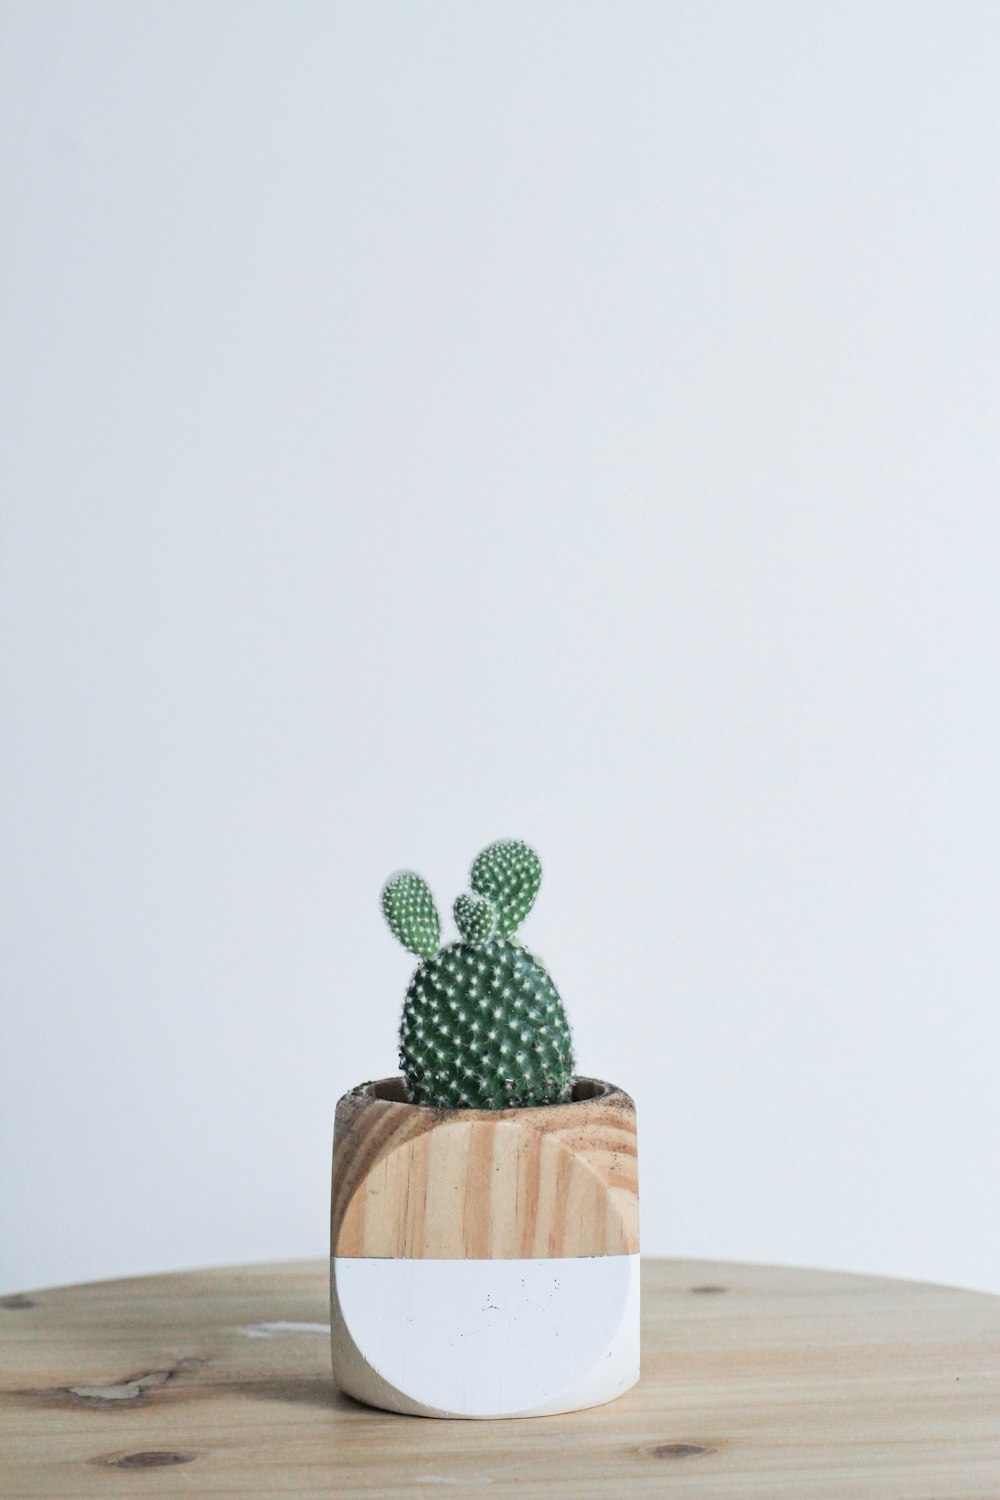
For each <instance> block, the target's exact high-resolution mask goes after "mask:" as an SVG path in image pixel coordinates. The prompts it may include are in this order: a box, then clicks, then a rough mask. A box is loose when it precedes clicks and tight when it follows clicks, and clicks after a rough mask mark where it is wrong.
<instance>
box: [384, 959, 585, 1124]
mask: <svg viewBox="0 0 1000 1500" xmlns="http://www.w3.org/2000/svg"><path fill="white" fill-rule="evenodd" d="M399 1058H400V1065H401V1067H402V1069H403V1074H404V1076H405V1079H406V1088H407V1093H408V1095H409V1097H410V1100H411V1102H412V1103H414V1104H429V1105H433V1106H434V1107H436V1108H439V1109H448V1108H466V1109H470V1108H471V1109H513V1108H519V1107H523V1106H525V1105H530V1104H557V1103H560V1102H563V1101H565V1100H567V1099H568V1098H569V1097H570V1089H571V1087H572V1083H573V1044H572V1039H571V1037H570V1031H569V1026H568V1024H567V1022H566V1015H565V1012H564V1011H563V1007H562V1001H561V1000H560V999H559V995H558V993H557V992H556V988H555V985H554V984H553V983H552V980H551V979H550V978H549V976H548V974H546V972H545V970H544V969H543V968H542V966H541V964H540V963H538V962H537V961H536V960H535V959H534V958H533V957H532V956H531V954H530V953H529V952H528V950H527V949H526V948H522V947H521V946H520V945H518V944H516V943H508V942H490V943H486V944H485V945H483V946H482V947H476V946H474V945H472V944H471V943H451V944H449V945H448V946H447V947H445V948H443V949H442V950H441V952H440V953H439V954H438V955H437V957H436V958H431V959H428V960H427V961H426V962H425V963H422V964H421V965H420V968H419V969H418V970H417V972H416V973H415V974H414V976H413V978H412V979H411V981H410V987H409V989H408V990H407V992H406V1002H405V1004H404V1006H403V1024H402V1027H401V1028H400V1036H399Z"/></svg>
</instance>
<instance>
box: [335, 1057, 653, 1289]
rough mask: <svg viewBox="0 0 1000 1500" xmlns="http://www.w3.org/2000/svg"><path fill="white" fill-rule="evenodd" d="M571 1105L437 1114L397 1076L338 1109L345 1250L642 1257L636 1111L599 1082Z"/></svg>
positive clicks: (340, 1248) (338, 1250)
mask: <svg viewBox="0 0 1000 1500" xmlns="http://www.w3.org/2000/svg"><path fill="white" fill-rule="evenodd" d="M577 1093H578V1097H577V1098H576V1099H575V1100H574V1102H573V1103H570V1104H557V1105H551V1106H547V1107H544V1108H538V1109H512V1110H500V1111H497V1110H471V1109H450V1110H433V1109H424V1108H420V1107H418V1106H416V1105H413V1104H407V1103H406V1102H405V1100H404V1098H403V1093H402V1085H401V1082H400V1080H398V1079H382V1080H381V1081H380V1082H378V1083H373V1084H365V1085H363V1086H362V1087H361V1088H359V1089H354V1090H353V1091H352V1092H351V1093H349V1094H346V1095H345V1096H344V1098H343V1099H342V1100H341V1101H340V1103H339V1105H338V1106H337V1117H336V1127H335V1131H334V1151H333V1192H332V1205H331V1215H330V1243H331V1253H332V1254H334V1255H350V1256H377V1257H400V1258H404V1259H411V1258H412V1259H419V1258H431V1259H438V1260H444V1259H456V1258H464V1259H482V1260H489V1259H497V1260H504V1259H514V1258H518V1257H543V1256H564V1255H571V1256H578V1255H632V1254H635V1253H636V1252H637V1251H638V1249H639V1186H638V1175H637V1159H636V1123H635V1106H634V1104H633V1103H632V1100H631V1099H630V1098H629V1096H628V1095H627V1094H625V1093H623V1092H622V1091H621V1090H620V1089H616V1088H614V1087H613V1086H612V1085H610V1084H606V1083H602V1082H601V1081H600V1080H597V1079H578V1080H577Z"/></svg>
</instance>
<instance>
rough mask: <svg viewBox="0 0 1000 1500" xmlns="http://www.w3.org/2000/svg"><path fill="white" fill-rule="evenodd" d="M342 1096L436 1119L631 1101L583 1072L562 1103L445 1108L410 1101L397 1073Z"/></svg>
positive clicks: (539, 1113)
mask: <svg viewBox="0 0 1000 1500" xmlns="http://www.w3.org/2000/svg"><path fill="white" fill-rule="evenodd" d="M344 1099H345V1100H347V1099H352V1100H358V1101H360V1100H373V1101H374V1100H377V1101H379V1102H380V1103H382V1104H390V1105H392V1106H393V1108H395V1109H405V1110H408V1111H409V1110H412V1111H413V1116H414V1118H415V1119H416V1118H419V1117H420V1116H421V1115H424V1116H427V1117H428V1118H434V1119H437V1120H496V1119H513V1118H515V1117H517V1116H519V1115H526V1116H529V1117H530V1118H531V1119H540V1118H543V1117H544V1116H545V1115H546V1113H551V1112H552V1111H554V1110H567V1109H573V1108H574V1106H576V1105H593V1104H596V1103H601V1104H603V1103H607V1102H609V1101H611V1100H612V1099H614V1100H616V1101H618V1100H623V1101H627V1102H628V1103H629V1104H631V1103H632V1101H631V1099H630V1098H629V1095H628V1094H626V1092H625V1090H624V1089H622V1088H619V1087H618V1085H617V1084H616V1083H608V1082H606V1080H605V1079H603V1078H588V1077H586V1076H585V1075H583V1074H576V1075H575V1076H574V1078H573V1090H572V1095H571V1097H570V1098H569V1099H567V1100H566V1101H565V1103H558V1102H557V1103H555V1104H519V1105H517V1106H515V1107H514V1108H512V1109H466V1108H462V1107H460V1106H455V1107H452V1108H446V1107H444V1106H437V1105H432V1104H411V1103H410V1101H409V1099H407V1097H406V1087H405V1084H404V1082H403V1077H402V1074H400V1073H396V1074H394V1075H393V1076H391V1077H389V1078H374V1079H370V1080H369V1081H368V1082H367V1083H359V1084H357V1085H355V1087H354V1088H352V1089H348V1091H347V1093H346V1094H345V1095H344Z"/></svg>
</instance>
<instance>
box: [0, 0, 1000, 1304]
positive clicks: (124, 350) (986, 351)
mask: <svg viewBox="0 0 1000 1500" xmlns="http://www.w3.org/2000/svg"><path fill="white" fill-rule="evenodd" d="M0 51H2V64H0V110H2V121H0V136H2V194H0V198H2V212H3V218H4V221H5V227H4V230H3V235H2V251H0V254H2V262H3V264H2V285H3V299H4V309H3V320H4V328H5V333H4V335H3V352H2V364H3V379H4V387H3V392H2V423H3V428H4V434H5V436H4V448H3V459H2V463H3V476H4V477H3V492H4V498H3V528H4V534H3V572H4V584H3V616H4V621H3V624H4V636H5V645H4V669H5V674H6V677H5V683H4V686H3V712H4V717H5V721H6V729H5V734H4V748H3V753H4V768H3V798H4V802H5V830H6V831H5V833H4V837H3V854H2V863H3V868H4V896H3V941H4V944H5V948H4V957H3V968H2V975H3V987H4V1000H3V1028H2V1040H0V1048H2V1053H0V1067H2V1099H0V1106H2V1139H3V1154H2V1200H0V1223H2V1237H0V1290H13V1289H15V1288H18V1287H29V1286H33V1285H40V1284H46V1283H51V1282H57V1281H66V1280H71V1279H85V1278H93V1277H106V1276H116V1275H122V1274H126V1273H133V1272H142V1271H151V1270H154V1269H162V1268H172V1267H182V1266H190V1265H196V1264H207V1263H217V1262H226V1261H238V1260H261V1259H268V1258H278V1257H285V1256H305V1255H322V1254H324V1253H325V1237H326V1232H327V1225H326V1220H327V1202H328V1180H327V1178H328V1167H329V1143H330V1132H331V1125H332V1118H333V1109H334V1103H335V1101H336V1099H337V1096H338V1095H339V1094H340V1093H341V1092H342V1091H343V1090H344V1089H346V1088H347V1087H349V1086H350V1085H351V1084H353V1083H355V1082H357V1081H359V1080H361V1079H364V1078H369V1077H372V1076H377V1075H379V1074H382V1073H386V1072H391V1071H393V1070H394V1065H395V1027H396V1022H397V1016H398V1010H399V1005H400V1002H401V998H402V994H403V990H404V987H405V984H406V980H407V976H408V973H409V962H408V959H407V956H406V955H405V954H404V953H403V952H402V950H401V949H399V948H398V947H397V946H396V945H395V943H394V942H393V940H392V939H391V938H390V937H389V935H388V934H387V932H386V931H384V930H383V927H382V924H381V918H380V915H379V911H378V899H377V898H378V892H379V888H380V886H381V883H382V880H383V878H384V877H385V876H386V875H387V874H388V873H389V872H390V871H391V870H393V869H394V868H397V867H398V866H400V865H412V866H416V867H417V868H418V869H420V870H421V871H422V872H424V873H425V874H426V875H427V876H428V878H429V879H430V880H431V882H432V884H433V885H434V887H435V889H436V891H437V893H438V896H439V899H440V901H441V904H442V906H445V907H449V906H450V903H451V900H452V898H453V897H454V895H456V894H457V893H458V891H459V890H460V889H461V888H462V887H463V885H464V881H465V876H466V872H467V868H468V864H469V861H470V860H471V858H472V856H473V855H474V854H475V853H476V851H477V849H478V848H479V847H480V846H481V845H482V844H483V843H485V842H486V841H488V840H489V839H491V838H494V837H498V836H501V835H508V834H509V835H517V836H522V837H525V838H527V839H529V840H530V841H532V842H533V843H535V844H536V845H537V847H538V848H539V849H540V851H541V853H542V856H543V860H544V862H545V865H546V880H545V883H544V884H543V888H542V893H541V896H540V898H539V902H538V905H537V907H536V909H535V912H534V914H533V915H532V917H531V919H530V922H529V923H528V924H527V925H526V927H525V929H524V935H525V939H526V941H528V942H529V944H531V945H532V946H533V947H535V948H536V949H537V950H538V951H539V952H540V953H541V954H542V955H543V957H544V958H545V960H546V962H547V963H548V964H549V966H550V967H551V969H552V971H553V973H554V975H555V977H556V980H557V982H558V983H559V985H560V987H561V989H562V991H563V994H564V997H565V999H566V1002H567V1005H568V1007H569V1009H570V1012H571V1015H572V1017H573V1020H574V1024H575V1031H576V1036H577V1044H578V1055H579V1063H580V1066H581V1070H582V1071H588V1072H596V1073H598V1074H601V1075H604V1076H607V1077H610V1078H613V1079H614V1080H616V1081H617V1082H620V1083H622V1084H623V1085H625V1086H627V1087H628V1088H629V1089H630V1090H631V1091H632V1092H633V1093H634V1094H635V1096H636V1098H637V1101H638V1104H639V1108H640V1124H641V1144H642V1168H643V1214H644V1246H645V1248H646V1249H647V1250H648V1251H650V1252H652V1253H655V1254H660V1255H685V1256H706V1257H731V1258H744V1259H753V1260H773V1261H784V1262H801V1263H814V1264H821V1265H826V1266H841V1267H846V1268H853V1269H864V1270H871V1271H881V1272H889V1273H894V1274H899V1275H905V1276H916V1277H923V1278H934V1279H941V1280H948V1281H955V1282H960V1283H967V1284H970V1285H974V1286H979V1287H984V1288H992V1289H993V1290H996V1291H1000V1206H998V1205H1000V1195H998V1192H997V1175H998V1154H1000V1150H998V1148H1000V1089H998V1085H997V1077H998V1059H1000V1048H998V1044H1000V1021H998V1013H1000V1007H998V987H1000V936H998V920H997V913H998V896H1000V858H998V848H1000V843H998V835H1000V803H998V790H997V789H998V773H1000V703H998V693H997V688H998V670H1000V602H998V576H1000V504H998V495H1000V448H998V443H997V430H998V415H1000V411H998V408H1000V400H998V396H1000V386H998V375H1000V364H998V355H1000V270H998V268H1000V259H998V243H1000V90H998V89H997V86H996V85H997V78H998V64H1000V7H997V5H995V4H994V3H992V0H988V3H982V4H977V3H963V0H959V3H956V4H954V5H951V6H948V7H946V8H942V7H941V6H939V5H935V4H930V3H926V4H924V3H915V0H900V3H878V4H875V5H872V4H870V3H868V0H857V3H841V4H838V5H836V6H826V5H818V4H816V5H800V4H798V3H793V0H789V3H755V4H750V5H745V4H742V3H737V0H733V3H700V0H699V3H698V4H693V3H691V4H688V3H685V4H678V3H666V0H664V3H653V0H649V3H634V0H633V3H626V4H617V3H602V4H591V3H582V0H572V3H570V0H543V3H536V0H529V3H511V0H502V3H500V0H496V3H494V0H488V3H477V4H475V5H468V4H464V3H457V0H456V3H436V0H435V3H429V0H423V3H403V0H398V3H392V4H387V3H384V0H357V3H353V0H352V3H345V4H311V3H302V0H298V3H287V0H269V3H247V0H208V3H206V0H193V3H190V0H188V3H185V0H170V3H162V0H144V3H143V4H141V5H137V4H134V3H131V0H122V3H107V0H94V3H87V4H80V3H52V0H30V3H15V4H5V5H4V6H3V9H2V42H0Z"/></svg>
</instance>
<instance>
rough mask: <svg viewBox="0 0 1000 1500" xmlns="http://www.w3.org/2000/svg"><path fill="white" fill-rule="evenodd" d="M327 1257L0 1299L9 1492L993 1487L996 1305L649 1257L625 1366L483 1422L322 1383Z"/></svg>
mask: <svg viewBox="0 0 1000 1500" xmlns="http://www.w3.org/2000/svg"><path fill="white" fill-rule="evenodd" d="M327 1294H328V1263H327V1261H326V1260H321V1261H316V1262H311V1263H306V1264H298V1265H285V1266H257V1267H242V1268H239V1269H235V1270H219V1271H199V1272H194V1273H191V1274H189V1275H176V1276H156V1277H150V1278H141V1279H137V1280H133V1281H119V1282H103V1283H97V1284H95V1285H91V1286H82V1287H68V1288H64V1289H60V1290H57V1291H44V1292H37V1293H31V1294H29V1295H28V1296H27V1297H26V1298H24V1299H23V1301H22V1302H21V1303H20V1304H18V1303H16V1302H15V1303H13V1304H12V1303H11V1301H10V1299H4V1303H3V1304H2V1305H0V1495H3V1497H4V1500H43V1497H44V1500H52V1497H56V1496H58V1497H59V1500H91V1497H97V1496H121V1497H123V1500H144V1497H147V1496H149V1497H158V1496H165V1495H168V1496H169V1495H177V1496H185V1495H186V1496H203V1497H205V1500H223V1497H226V1500H265V1497H266V1500H280V1497H289V1496H295V1497H298V1500H331V1497H337V1500H414V1497H419V1496H421V1495H430V1496H434V1497H442V1496H448V1495H459V1496H461V1497H462V1500H468V1497H470V1496H476V1495H479V1494H483V1495H484V1496H490V1497H492V1500H542V1497H545V1500H562V1497H566V1500H569V1497H572V1500H609V1497H613V1500H655V1497H659V1496H664V1497H671V1500H673V1497H677V1496H680V1497H684V1496H696V1497H697V1500H997V1496H998V1495H1000V1299H998V1298H993V1297H987V1296H983V1295H979V1294H976V1293H973V1292H963V1291H956V1290H952V1289H950V1288H946V1287H932V1286H918V1285H914V1284H911V1283H906V1282H895V1281H887V1280H881V1279H876V1278H869V1277H861V1276H846V1275H838V1274H836V1273H833V1272H825V1271H791V1270H781V1269H775V1268H770V1267H764V1266H735V1265H721V1264H705V1263H700V1264H699V1263H691V1262H688V1263H685V1262H681V1261H653V1262H646V1263H645V1264H644V1284H643V1378H642V1380H641V1381H640V1383H639V1385H638V1386H636V1387H635V1389H634V1390H632V1391H630V1392H629V1393H628V1395H626V1396H623V1397H622V1398H621V1400H619V1401H615V1402H613V1403H612V1404H611V1405H610V1406H604V1407H599V1408H597V1409H595V1410H593V1411H586V1412H580V1413H574V1414H572V1415H569V1416H558V1417H537V1418H534V1419H527V1420H517V1421H511V1422H505V1423H503V1424H502V1431H501V1430H499V1429H498V1427H497V1426H496V1425H495V1424H492V1423H474V1422H470V1423H467V1422H441V1421H433V1420H426V1419H423V1418H420V1417H399V1416H393V1415H390V1414H388V1413H385V1412H379V1411H375V1410H372V1409H370V1408H367V1407H362V1406H359V1405H357V1404H356V1403H355V1402H353V1401H351V1400H350V1398H349V1397H346V1396H342V1395H340V1394H339V1393H338V1392H337V1391H335V1389H334V1387H333V1385H332V1382H331V1379H330V1373H329V1370H330V1365H329V1344H328V1338H327V1334H326V1331H325V1327H324V1325H325V1323H326V1320H327Z"/></svg>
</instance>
